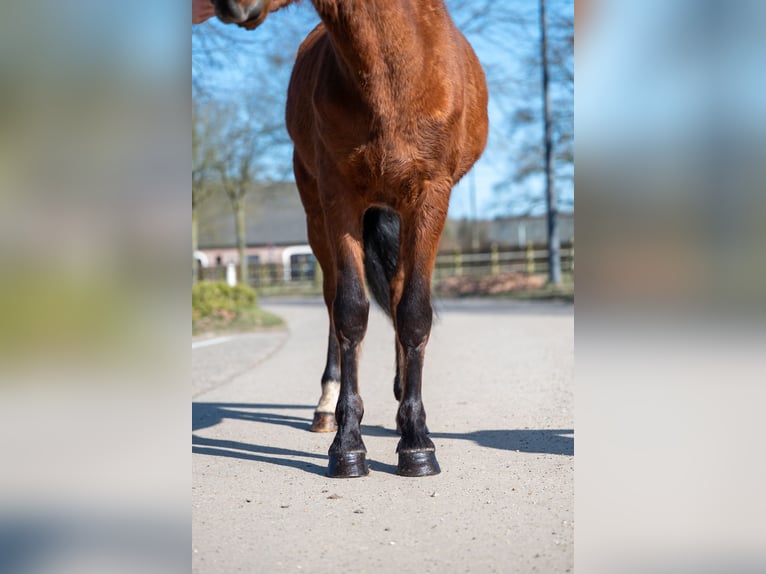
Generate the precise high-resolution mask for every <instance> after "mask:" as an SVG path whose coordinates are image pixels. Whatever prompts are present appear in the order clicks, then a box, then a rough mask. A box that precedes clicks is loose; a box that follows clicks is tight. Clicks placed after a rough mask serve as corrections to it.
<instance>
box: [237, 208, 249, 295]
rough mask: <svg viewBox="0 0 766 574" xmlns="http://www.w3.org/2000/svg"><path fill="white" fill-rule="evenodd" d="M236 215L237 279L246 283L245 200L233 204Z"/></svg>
mask: <svg viewBox="0 0 766 574" xmlns="http://www.w3.org/2000/svg"><path fill="white" fill-rule="evenodd" d="M234 209H235V213H236V217H237V253H238V254H239V280H240V281H241V282H242V283H243V284H245V285H247V280H248V273H247V256H246V255H245V247H246V246H247V232H246V230H245V202H244V201H241V200H240V201H238V202H237V204H236V206H235V208H234Z"/></svg>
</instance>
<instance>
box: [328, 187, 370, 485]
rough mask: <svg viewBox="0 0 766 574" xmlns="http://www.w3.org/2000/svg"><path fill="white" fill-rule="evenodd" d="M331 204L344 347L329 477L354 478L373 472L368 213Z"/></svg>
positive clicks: (336, 312) (338, 324)
mask: <svg viewBox="0 0 766 574" xmlns="http://www.w3.org/2000/svg"><path fill="white" fill-rule="evenodd" d="M332 205H333V209H332V210H331V211H330V212H328V213H325V224H326V225H327V231H328V237H329V238H330V244H331V245H332V247H333V249H334V253H335V276H336V288H335V300H334V301H333V324H334V326H335V334H336V335H337V338H338V346H339V349H340V395H339V396H338V404H337V407H336V409H335V418H336V420H337V423H338V432H337V433H336V435H335V439H334V440H333V443H332V445H331V446H330V450H329V456H330V463H329V472H328V474H329V476H331V477H335V478H351V477H356V476H364V475H366V474H367V473H368V472H369V470H368V468H367V463H366V453H367V449H366V448H365V446H364V442H363V441H362V432H361V422H362V416H363V415H364V404H363V403H362V398H361V396H360V395H359V385H358V380H357V372H358V359H359V350H360V345H361V343H362V339H363V338H364V335H365V333H366V331H367V319H368V314H369V309H370V304H369V301H368V300H367V295H366V293H365V288H364V274H363V257H364V252H363V248H362V213H363V209H358V210H357V209H354V207H353V205H351V202H350V201H339V202H333V204H332Z"/></svg>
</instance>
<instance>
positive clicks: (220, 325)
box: [192, 281, 284, 335]
mask: <svg viewBox="0 0 766 574" xmlns="http://www.w3.org/2000/svg"><path fill="white" fill-rule="evenodd" d="M283 324H284V321H283V320H282V318H281V317H278V316H276V315H274V314H272V313H269V312H268V311H264V310H263V309H261V308H260V307H258V296H257V294H256V292H255V290H254V289H252V288H251V287H248V286H246V285H236V286H234V287H230V286H229V285H227V284H226V283H225V282H212V281H200V282H198V283H196V284H195V285H193V286H192V335H203V334H219V333H242V332H247V331H257V330H260V329H271V328H274V327H279V326H282V325H283Z"/></svg>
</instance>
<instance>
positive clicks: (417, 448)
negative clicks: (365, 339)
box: [395, 198, 446, 476]
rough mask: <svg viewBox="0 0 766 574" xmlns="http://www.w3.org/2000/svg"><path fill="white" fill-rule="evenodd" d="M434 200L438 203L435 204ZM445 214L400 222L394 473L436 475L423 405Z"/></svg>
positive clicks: (433, 210)
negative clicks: (436, 264)
mask: <svg viewBox="0 0 766 574" xmlns="http://www.w3.org/2000/svg"><path fill="white" fill-rule="evenodd" d="M437 199H438V198H437ZM444 203H445V205H444V209H443V210H442V209H439V208H438V206H437V207H434V206H430V208H429V209H414V210H412V212H411V213H410V214H405V215H404V216H403V217H402V244H401V249H400V252H399V254H400V258H399V260H400V265H401V272H402V278H403V282H402V286H401V290H400V292H399V293H396V294H395V297H396V299H397V300H398V301H397V305H396V337H397V341H398V343H399V345H400V347H401V350H402V357H401V358H402V359H403V365H402V375H403V380H402V389H401V400H400V402H399V410H398V412H397V416H396V421H397V426H398V428H399V429H400V431H401V435H402V436H401V439H400V440H399V445H398V447H397V449H396V450H397V452H398V453H399V463H398V465H397V473H398V474H400V475H403V476H428V475H433V474H438V473H439V472H440V469H439V463H438V462H437V461H436V453H435V451H436V448H435V446H434V443H433V441H431V439H430V438H429V437H428V429H427V428H426V411H425V408H424V407H423V399H422V375H423V360H424V357H425V349H426V344H427V343H428V338H429V336H430V333H431V321H432V319H433V310H432V309H431V272H432V271H433V266H434V260H435V258H436V250H437V248H438V243H439V237H440V236H441V231H442V229H443V227H444V220H445V218H446V201H445V202H444Z"/></svg>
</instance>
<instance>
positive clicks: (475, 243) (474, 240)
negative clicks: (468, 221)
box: [469, 169, 479, 251]
mask: <svg viewBox="0 0 766 574" xmlns="http://www.w3.org/2000/svg"><path fill="white" fill-rule="evenodd" d="M469 175H470V182H471V215H472V216H473V217H472V219H473V225H472V226H471V228H472V229H471V249H473V250H474V251H478V250H479V209H478V208H477V207H476V170H475V169H472V170H471V173H470V174H469Z"/></svg>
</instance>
